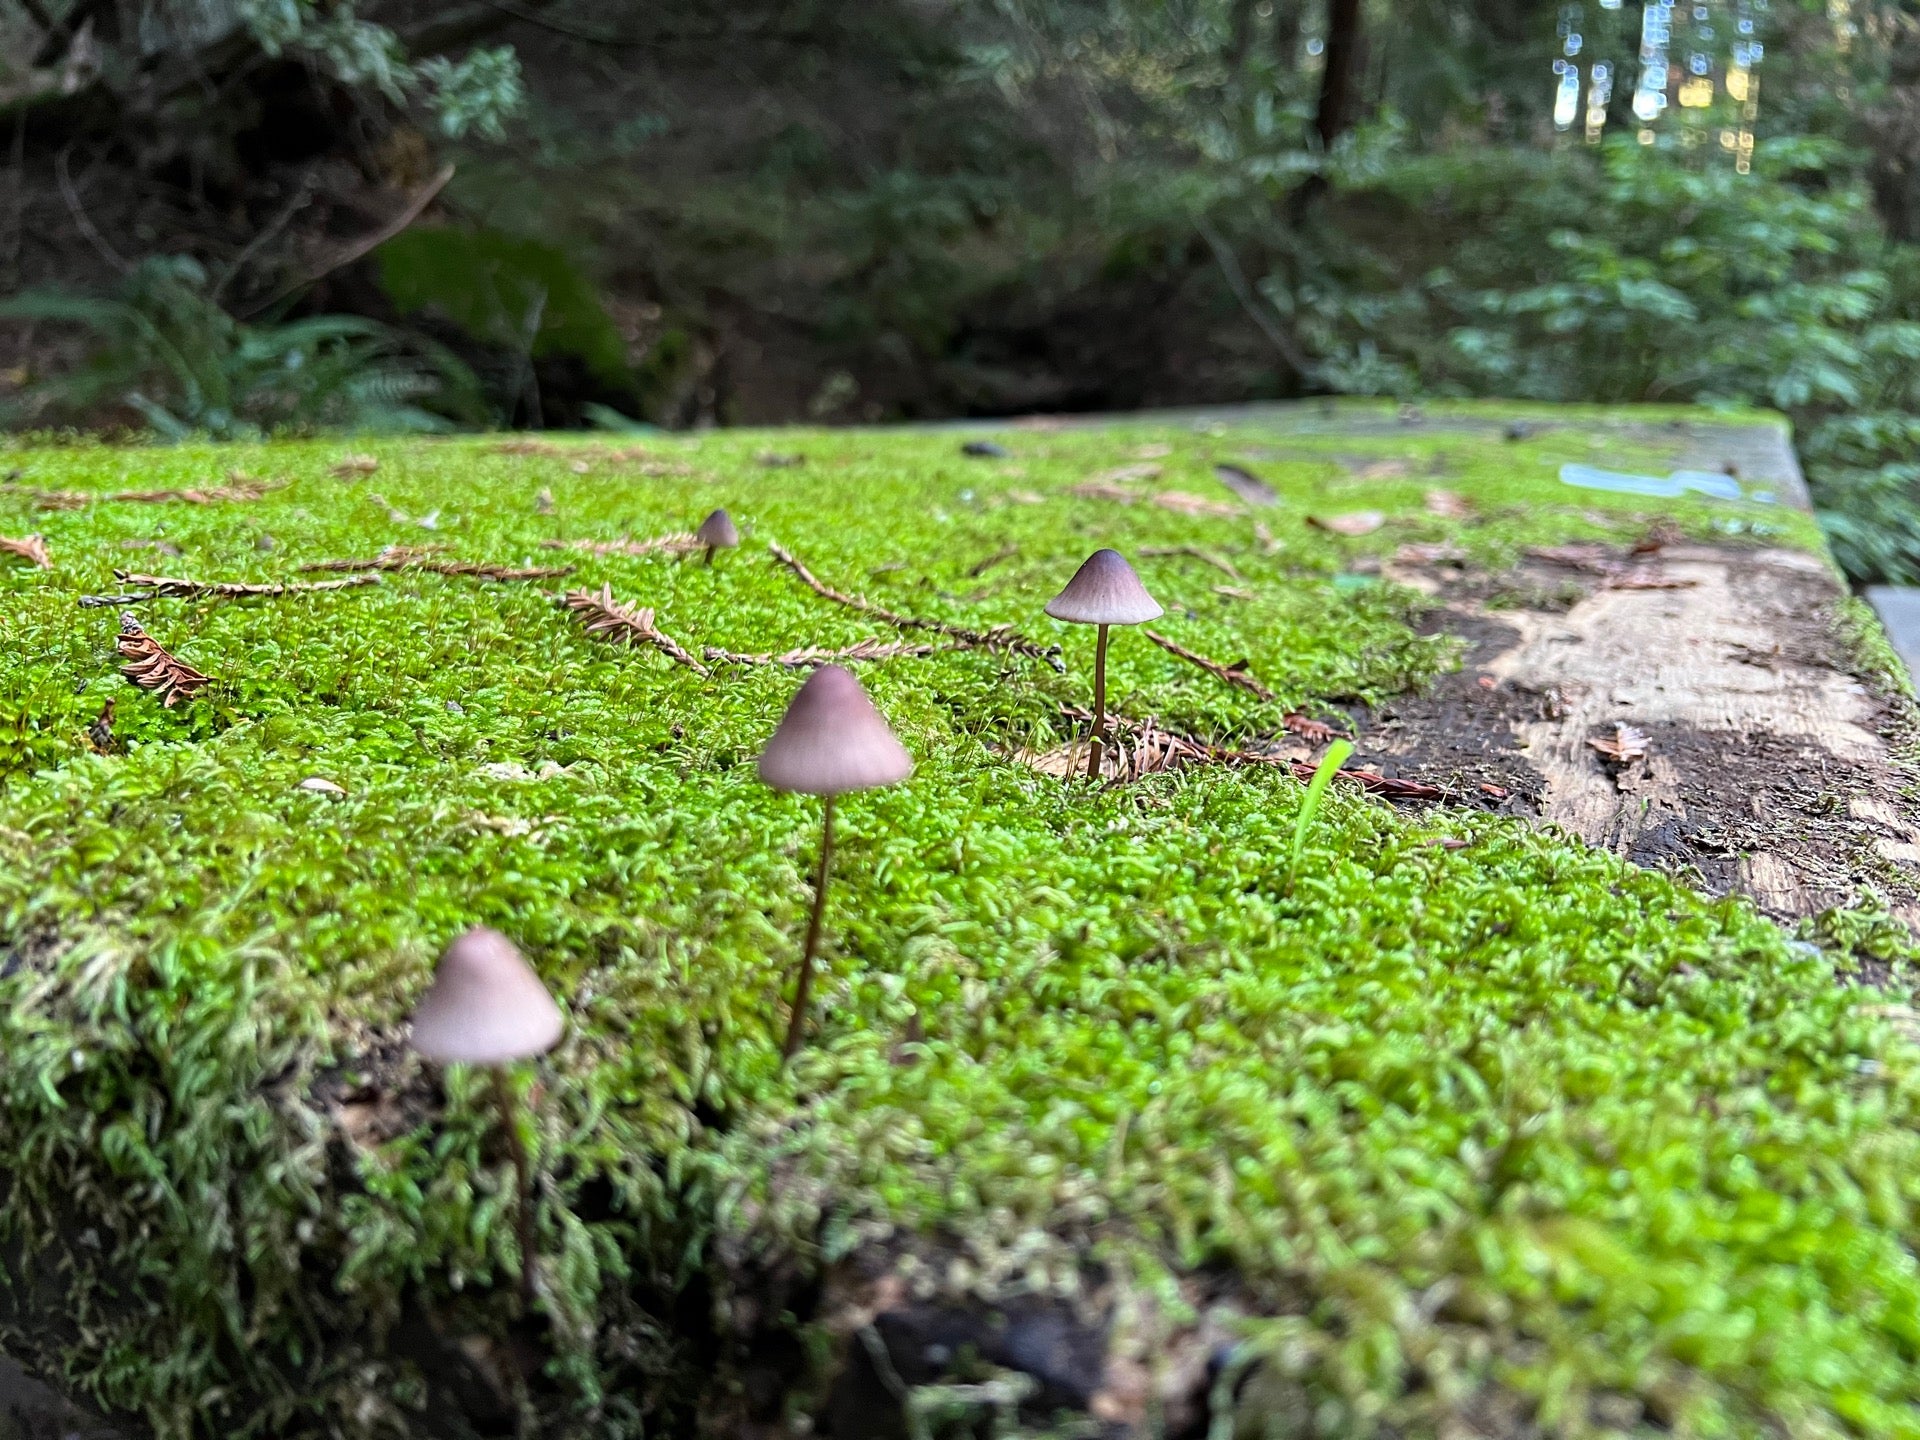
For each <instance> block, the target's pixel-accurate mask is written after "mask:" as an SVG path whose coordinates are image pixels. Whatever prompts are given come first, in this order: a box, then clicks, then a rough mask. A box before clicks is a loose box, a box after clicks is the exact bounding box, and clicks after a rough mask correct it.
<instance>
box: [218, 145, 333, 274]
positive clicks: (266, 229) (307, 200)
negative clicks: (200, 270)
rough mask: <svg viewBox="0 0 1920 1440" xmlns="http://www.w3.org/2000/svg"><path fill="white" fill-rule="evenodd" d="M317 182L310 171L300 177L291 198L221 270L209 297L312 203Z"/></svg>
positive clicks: (245, 266)
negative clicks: (229, 263) (231, 261)
mask: <svg viewBox="0 0 1920 1440" xmlns="http://www.w3.org/2000/svg"><path fill="white" fill-rule="evenodd" d="M317 183H318V182H317V177H316V176H315V175H314V173H313V172H312V171H308V172H307V173H306V174H305V175H303V176H301V177H300V184H299V185H298V186H297V187H295V189H294V192H293V198H292V199H290V200H289V201H287V203H286V204H285V205H283V206H282V207H281V208H280V213H279V214H277V215H275V216H274V217H273V218H272V219H271V220H269V221H268V222H267V223H266V224H265V225H263V226H262V227H261V229H260V233H259V234H258V235H256V236H254V237H253V239H251V240H249V241H248V242H247V243H246V246H245V247H244V248H243V249H242V250H241V251H240V253H239V254H238V255H236V256H234V257H233V263H232V264H231V265H229V266H227V268H226V269H225V270H224V271H222V272H221V275H220V278H219V280H218V281H216V282H215V283H214V287H213V292H212V297H211V298H213V299H214V300H218V299H219V298H220V296H221V295H222V294H223V293H224V292H225V290H226V288H227V286H229V285H231V284H232V283H233V281H234V278H235V277H236V276H238V275H239V273H240V272H241V271H242V270H244V269H246V268H247V262H248V261H250V260H252V259H253V257H254V256H256V255H258V254H259V253H260V252H261V251H262V250H264V249H265V248H266V247H267V246H268V245H270V244H271V243H272V242H273V238H274V237H275V236H276V235H278V234H279V233H280V232H281V231H282V230H284V229H286V228H287V226H288V225H290V224H291V223H292V222H293V217H294V216H296V215H298V214H299V213H300V212H301V211H302V210H304V209H306V208H307V206H309V205H311V204H312V203H313V191H314V186H315V185H316V184H317Z"/></svg>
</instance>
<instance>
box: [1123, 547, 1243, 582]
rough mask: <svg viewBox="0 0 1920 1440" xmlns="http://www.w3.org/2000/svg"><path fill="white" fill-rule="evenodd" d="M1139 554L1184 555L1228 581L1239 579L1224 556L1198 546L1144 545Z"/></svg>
mask: <svg viewBox="0 0 1920 1440" xmlns="http://www.w3.org/2000/svg"><path fill="white" fill-rule="evenodd" d="M1140 553H1141V554H1142V555H1152V556H1163V555H1184V556H1186V557H1187V558H1188V559H1189V560H1198V561H1200V562H1201V563H1202V564H1206V565H1211V566H1213V568H1214V569H1216V570H1218V571H1220V572H1221V573H1223V574H1224V575H1226V576H1227V578H1228V579H1230V580H1238V579H1240V578H1241V577H1240V572H1239V571H1238V570H1236V569H1234V568H1233V562H1232V561H1231V560H1229V559H1227V557H1226V556H1224V555H1219V554H1216V553H1215V552H1213V551H1212V550H1202V549H1201V548H1200V547H1199V546H1198V545H1146V546H1143V547H1141V550H1140Z"/></svg>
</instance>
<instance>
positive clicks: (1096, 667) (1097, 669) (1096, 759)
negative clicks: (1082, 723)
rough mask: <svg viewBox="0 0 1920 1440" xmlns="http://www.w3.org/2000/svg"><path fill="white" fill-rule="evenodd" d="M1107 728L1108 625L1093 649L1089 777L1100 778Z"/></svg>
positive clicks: (1103, 627) (1092, 778) (1103, 629)
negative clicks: (1091, 743)
mask: <svg viewBox="0 0 1920 1440" xmlns="http://www.w3.org/2000/svg"><path fill="white" fill-rule="evenodd" d="M1106 729H1107V627H1106V626H1104V625H1102V626H1101V627H1100V641H1099V643H1098V644H1097V645H1095V646H1094V650H1093V745H1092V748H1091V750H1090V751H1089V753H1088V755H1087V778H1088V779H1089V780H1098V779H1099V778H1100V740H1101V737H1102V736H1103V735H1105V733H1106Z"/></svg>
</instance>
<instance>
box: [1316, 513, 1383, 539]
mask: <svg viewBox="0 0 1920 1440" xmlns="http://www.w3.org/2000/svg"><path fill="white" fill-rule="evenodd" d="M1386 523H1387V517H1386V516H1385V515H1383V514H1382V513H1381V512H1380V511H1378V510H1349V511H1346V512H1344V513H1343V514H1339V515H1309V516H1308V517H1307V524H1309V525H1311V526H1313V527H1314V528H1315V529H1317V530H1325V531H1328V532H1329V533H1331V534H1334V535H1354V536H1358V535H1371V534H1372V533H1373V532H1374V531H1376V530H1378V529H1379V528H1380V527H1381V526H1382V525H1384V524H1386Z"/></svg>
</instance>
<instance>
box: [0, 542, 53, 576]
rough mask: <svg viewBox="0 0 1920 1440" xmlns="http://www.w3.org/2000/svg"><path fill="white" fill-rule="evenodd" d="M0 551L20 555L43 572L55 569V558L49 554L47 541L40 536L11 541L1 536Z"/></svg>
mask: <svg viewBox="0 0 1920 1440" xmlns="http://www.w3.org/2000/svg"><path fill="white" fill-rule="evenodd" d="M0 551H4V552H6V553H7V554H9V555H18V556H19V557H20V558H21V559H22V560H31V561H32V562H33V563H34V564H35V565H38V566H39V567H40V568H41V569H42V570H51V569H52V568H53V557H52V556H50V555H48V554H47V542H46V539H45V537H43V536H40V535H29V536H27V538H26V539H24V540H9V539H8V538H7V537H6V536H4V535H0Z"/></svg>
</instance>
